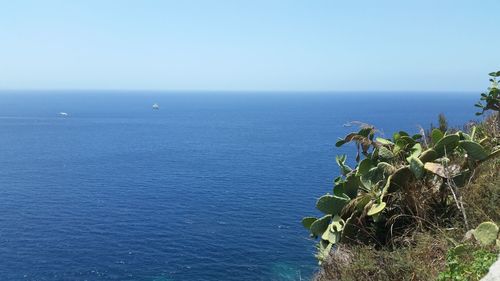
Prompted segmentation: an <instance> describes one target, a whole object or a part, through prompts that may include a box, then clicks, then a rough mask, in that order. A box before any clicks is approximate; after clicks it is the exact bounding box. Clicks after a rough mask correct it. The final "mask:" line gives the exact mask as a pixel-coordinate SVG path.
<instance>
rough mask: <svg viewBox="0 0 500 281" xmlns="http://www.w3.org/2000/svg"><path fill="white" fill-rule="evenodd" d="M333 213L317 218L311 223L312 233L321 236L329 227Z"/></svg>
mask: <svg viewBox="0 0 500 281" xmlns="http://www.w3.org/2000/svg"><path fill="white" fill-rule="evenodd" d="M331 219H332V215H326V216H324V217H322V218H320V219H317V220H316V221H314V222H313V223H312V224H311V227H310V230H311V233H312V235H314V236H321V235H323V233H324V232H325V230H327V229H328V225H329V224H330V220H331Z"/></svg>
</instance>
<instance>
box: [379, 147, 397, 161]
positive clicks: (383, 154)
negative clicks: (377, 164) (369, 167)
mask: <svg viewBox="0 0 500 281" xmlns="http://www.w3.org/2000/svg"><path fill="white" fill-rule="evenodd" d="M378 155H379V157H380V158H382V159H383V160H390V159H392V158H394V153H392V151H391V150H389V149H388V148H386V147H385V146H381V147H379V148H378Z"/></svg>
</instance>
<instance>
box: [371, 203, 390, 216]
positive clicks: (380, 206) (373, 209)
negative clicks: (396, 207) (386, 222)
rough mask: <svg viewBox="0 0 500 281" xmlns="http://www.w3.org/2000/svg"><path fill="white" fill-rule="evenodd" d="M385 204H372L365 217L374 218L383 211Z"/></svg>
mask: <svg viewBox="0 0 500 281" xmlns="http://www.w3.org/2000/svg"><path fill="white" fill-rule="evenodd" d="M385 206H386V203H385V202H380V203H374V204H373V205H372V206H371V207H370V210H368V213H367V215H369V216H375V215H378V214H379V213H380V212H382V211H383V210H384V209H385Z"/></svg>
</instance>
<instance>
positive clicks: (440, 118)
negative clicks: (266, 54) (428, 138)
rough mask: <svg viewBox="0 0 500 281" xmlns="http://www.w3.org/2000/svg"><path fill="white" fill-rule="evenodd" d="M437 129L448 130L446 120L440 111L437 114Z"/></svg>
mask: <svg viewBox="0 0 500 281" xmlns="http://www.w3.org/2000/svg"><path fill="white" fill-rule="evenodd" d="M438 123H439V130H441V131H442V132H446V131H448V121H447V120H446V117H445V116H444V114H443V113H440V114H439V116H438Z"/></svg>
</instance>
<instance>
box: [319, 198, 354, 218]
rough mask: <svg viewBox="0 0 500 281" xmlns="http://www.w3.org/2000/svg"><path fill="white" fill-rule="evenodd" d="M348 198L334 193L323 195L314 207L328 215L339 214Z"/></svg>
mask: <svg viewBox="0 0 500 281" xmlns="http://www.w3.org/2000/svg"><path fill="white" fill-rule="evenodd" d="M349 200H350V198H349V197H347V196H345V197H339V196H335V195H328V194H327V195H323V196H321V197H320V198H319V199H318V201H317V202H316V208H318V210H320V211H321V212H323V213H325V214H329V215H335V214H340V212H341V211H342V208H344V206H345V205H346V204H347V203H348V202H349Z"/></svg>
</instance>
